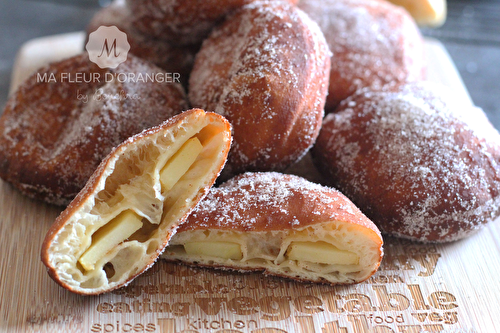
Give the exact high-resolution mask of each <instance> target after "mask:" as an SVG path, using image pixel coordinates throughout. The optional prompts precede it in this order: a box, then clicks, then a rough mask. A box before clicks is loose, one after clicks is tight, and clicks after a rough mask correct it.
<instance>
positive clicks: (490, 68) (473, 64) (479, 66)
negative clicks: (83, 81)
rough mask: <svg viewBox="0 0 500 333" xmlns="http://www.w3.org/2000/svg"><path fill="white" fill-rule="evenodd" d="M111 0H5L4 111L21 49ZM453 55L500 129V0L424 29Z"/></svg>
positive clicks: (80, 22) (1, 7) (455, 8)
mask: <svg viewBox="0 0 500 333" xmlns="http://www.w3.org/2000/svg"><path fill="white" fill-rule="evenodd" d="M108 3H109V0H99V1H98V0H71V1H70V0H52V1H42V0H0V32H1V33H0V112H1V110H3V107H4V105H5V102H6V99H7V93H8V90H9V84H10V75H11V70H12V66H13V63H14V58H15V55H16V52H17V51H18V50H19V48H20V47H21V45H22V44H23V43H25V42H26V41H28V40H30V39H33V38H36V37H42V36H47V35H53V34H59V33H64V32H73V31H79V30H83V29H85V27H86V25H87V23H88V22H89V21H90V19H91V17H92V15H93V14H94V13H95V12H96V11H97V10H98V9H99V7H100V6H105V5H107V4H108ZM422 32H423V34H424V35H426V36H431V37H435V38H437V39H439V40H440V41H441V42H442V43H443V44H444V45H445V47H446V49H447V50H448V52H449V53H450V55H451V57H452V59H453V61H454V62H455V65H456V67H457V68H458V70H459V72H460V75H461V76H462V78H463V81H464V82H465V85H466V87H467V89H468V90H469V93H470V95H471V96H472V99H473V100H474V102H475V103H476V104H477V105H478V106H480V107H482V108H483V109H484V110H485V111H486V113H487V114H488V116H489V118H490V120H491V121H492V122H493V124H494V125H495V126H496V128H498V129H500V0H469V1H466V0H456V1H455V0H448V19H447V21H446V23H445V25H444V26H443V27H441V28H439V29H423V30H422Z"/></svg>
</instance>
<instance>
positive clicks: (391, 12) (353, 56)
mask: <svg viewBox="0 0 500 333" xmlns="http://www.w3.org/2000/svg"><path fill="white" fill-rule="evenodd" d="M298 6H299V8H301V9H303V10H304V11H305V12H306V13H307V14H309V15H310V16H311V18H312V19H313V20H315V21H316V22H317V23H318V25H319V26H320V28H321V30H322V31H323V33H324V34H325V38H326V40H327V42H328V46H329V47H330V49H331V51H332V53H333V56H332V68H331V77H330V88H329V96H328V97H327V109H329V108H333V107H335V106H336V105H337V104H338V103H339V102H340V101H341V100H343V99H344V98H346V97H348V96H349V95H350V94H351V93H353V92H355V91H356V90H357V89H359V88H362V87H365V86H371V87H373V88H380V87H381V86H383V85H384V84H386V83H398V82H405V81H411V80H415V79H420V78H421V76H422V70H423V68H424V67H425V64H424V52H423V42H422V38H421V36H420V33H419V30H418V28H417V26H416V24H415V22H414V21H413V20H412V18H411V16H410V15H409V14H408V13H407V12H406V11H405V10H403V9H402V8H399V7H397V6H394V5H392V4H390V3H388V2H386V1H378V0H377V1H373V0H326V1H325V0H303V1H301V2H299V5H298Z"/></svg>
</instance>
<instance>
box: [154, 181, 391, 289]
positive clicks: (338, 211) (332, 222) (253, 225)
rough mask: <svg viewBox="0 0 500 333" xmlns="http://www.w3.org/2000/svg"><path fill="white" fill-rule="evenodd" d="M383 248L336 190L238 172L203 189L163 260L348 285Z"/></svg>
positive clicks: (374, 265) (370, 268)
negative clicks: (231, 177)
mask: <svg viewBox="0 0 500 333" xmlns="http://www.w3.org/2000/svg"><path fill="white" fill-rule="evenodd" d="M382 243H383V242H382V237H381V236H380V232H379V231H378V229H377V227H376V226H375V225H374V224H373V223H372V222H371V221H370V220H369V219H368V218H366V216H364V215H363V214H362V213H361V212H360V211H359V209H357V208H356V206H354V204H352V202H350V201H349V199H347V198H346V197H345V196H343V195H342V194H341V193H340V192H338V191H336V190H334V189H332V188H327V187H323V186H321V185H318V184H314V183H311V182H309V181H307V180H305V179H303V178H301V177H298V176H294V175H285V174H280V173H274V172H268V173H245V174H242V175H240V176H237V177H235V178H233V179H231V180H229V181H228V182H226V183H224V184H222V185H221V186H220V187H218V188H212V189H211V190H210V192H209V194H208V195H207V197H206V198H205V199H204V200H203V201H202V202H200V204H199V205H198V206H197V207H196V209H195V210H194V211H193V213H192V214H191V215H190V216H189V217H188V220H187V221H186V223H184V224H182V225H181V226H180V227H179V229H178V230H177V233H176V234H175V235H174V236H173V237H172V239H171V241H170V244H169V246H168V247H167V248H166V250H165V252H164V253H163V255H162V258H164V259H167V260H180V261H182V262H185V263H189V264H196V265H201V266H210V267H217V268H224V269H233V270H240V271H252V270H258V271H260V270H262V271H264V272H265V273H266V274H270V275H276V276H283V277H288V278H292V279H297V280H303V281H312V282H322V283H330V284H350V283H357V282H361V281H363V280H366V279H367V278H368V277H370V276H371V275H372V274H373V273H375V271H376V270H377V269H378V267H379V264H380V261H381V260H382V255H383V250H382Z"/></svg>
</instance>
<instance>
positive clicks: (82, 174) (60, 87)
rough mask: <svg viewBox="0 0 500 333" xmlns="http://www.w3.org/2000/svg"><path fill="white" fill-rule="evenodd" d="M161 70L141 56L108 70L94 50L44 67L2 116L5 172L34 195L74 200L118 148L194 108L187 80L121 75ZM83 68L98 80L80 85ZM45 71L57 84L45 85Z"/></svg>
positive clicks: (0, 151) (0, 166)
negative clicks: (143, 79) (92, 55)
mask: <svg viewBox="0 0 500 333" xmlns="http://www.w3.org/2000/svg"><path fill="white" fill-rule="evenodd" d="M159 71H160V70H159V68H157V67H155V66H153V65H150V64H149V63H146V62H145V61H143V60H141V59H139V58H137V57H134V56H133V55H129V57H128V59H127V61H125V62H124V63H122V64H121V65H120V66H119V67H118V68H117V69H100V68H99V67H98V66H96V65H95V64H93V63H91V62H90V61H89V60H88V56H87V54H82V55H78V56H75V57H72V58H69V59H66V60H63V61H60V62H57V63H53V64H50V65H49V66H47V67H45V68H44V69H41V70H39V71H38V73H36V74H34V75H33V76H31V77H30V78H29V79H28V80H27V81H26V82H24V83H23V84H22V85H21V86H20V87H19V89H18V90H17V91H16V92H15V93H14V94H13V95H12V96H11V97H10V99H9V101H8V102H7V105H6V107H5V111H4V113H3V114H2V117H1V118H0V161H1V162H0V176H1V177H2V178H3V179H5V180H6V181H8V182H10V183H12V184H13V185H14V186H16V187H17V188H18V189H19V190H20V191H21V192H23V193H24V194H27V195H29V196H31V197H35V198H37V199H41V200H44V201H46V202H49V203H53V204H57V205H64V204H67V203H68V202H69V201H70V200H71V199H72V198H73V197H74V196H75V195H76V194H77V193H78V191H79V190H80V189H81V188H82V187H83V186H84V185H85V183H86V181H87V180H88V178H89V177H90V175H91V174H92V172H93V171H94V170H95V168H96V167H97V166H98V165H99V163H100V162H101V160H102V158H104V157H105V156H106V155H107V154H108V153H109V152H110V150H111V149H112V147H114V146H116V145H118V144H119V143H121V142H122V141H123V140H125V139H126V138H128V137H130V136H132V135H134V134H136V133H139V132H140V131H142V130H143V129H144V128H148V127H151V126H154V125H157V124H159V123H161V122H162V121H164V120H165V119H168V118H170V117H171V116H173V115H175V114H178V113H180V112H181V111H183V110H185V109H186V108H187V102H186V97H185V93H184V90H183V89H182V87H181V85H180V84H174V83H172V84H170V83H164V84H161V83H151V82H149V83H145V82H133V81H130V80H121V81H123V82H119V81H118V80H116V75H118V73H131V74H135V75H138V74H140V73H141V74H146V73H157V72H159ZM77 73H81V74H83V75H84V77H85V78H86V79H85V80H89V81H90V82H81V83H79V82H75V80H76V75H77ZM44 75H47V76H46V78H47V80H48V78H50V76H51V75H54V79H55V80H56V82H42V80H41V79H40V77H44ZM65 75H67V76H65ZM97 75H99V79H95V78H96V77H97ZM113 76H114V77H115V80H113V82H109V81H111V80H110V77H113ZM70 80H72V82H71V81H70ZM82 81H84V80H83V79H82Z"/></svg>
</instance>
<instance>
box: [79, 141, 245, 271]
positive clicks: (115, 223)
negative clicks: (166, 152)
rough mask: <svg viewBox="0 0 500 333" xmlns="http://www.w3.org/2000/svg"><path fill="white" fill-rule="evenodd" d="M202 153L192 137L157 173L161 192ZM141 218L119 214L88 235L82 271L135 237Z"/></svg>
mask: <svg viewBox="0 0 500 333" xmlns="http://www.w3.org/2000/svg"><path fill="white" fill-rule="evenodd" d="M202 150H203V145H202V144H201V142H200V140H199V139H198V138H197V137H192V138H190V139H189V140H187V141H186V142H185V143H184V144H183V145H182V147H181V148H180V149H179V150H178V151H177V152H176V153H175V154H174V155H173V156H172V157H171V158H170V159H169V160H168V161H167V162H166V163H165V166H164V167H163V168H162V169H161V171H160V183H161V189H162V192H163V193H166V192H168V191H169V190H171V189H172V188H173V187H174V186H175V184H177V183H178V182H179V180H180V179H181V178H182V176H183V175H184V174H185V173H186V172H187V171H188V170H189V168H190V167H191V166H192V165H193V163H194V162H195V161H196V159H197V157H198V155H199V154H200V153H201V151H202ZM142 219H143V218H142V217H141V216H139V215H137V214H136V213H135V212H133V211H132V210H125V211H123V212H121V213H120V214H119V215H118V216H117V217H115V218H114V219H112V220H111V221H110V222H108V223H106V224H105V225H103V226H102V227H100V228H99V229H98V230H97V231H96V232H95V233H94V234H92V241H91V245H90V247H89V248H88V249H87V250H86V251H85V252H84V253H83V254H82V256H81V257H80V259H78V262H79V263H80V264H81V265H82V267H83V268H84V269H85V270H86V271H90V270H93V269H95V266H96V263H97V262H99V261H100V260H101V259H102V258H104V257H105V256H106V254H107V253H109V252H110V251H111V250H113V249H114V248H115V247H116V246H118V245H119V244H121V243H123V242H125V241H127V240H128V239H129V238H131V236H132V235H134V234H136V235H137V233H136V232H137V231H138V230H140V229H141V228H142V227H143V225H144V223H143V222H142ZM139 233H140V232H139ZM132 238H134V237H132ZM135 238H137V237H135ZM240 252H241V251H240Z"/></svg>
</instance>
